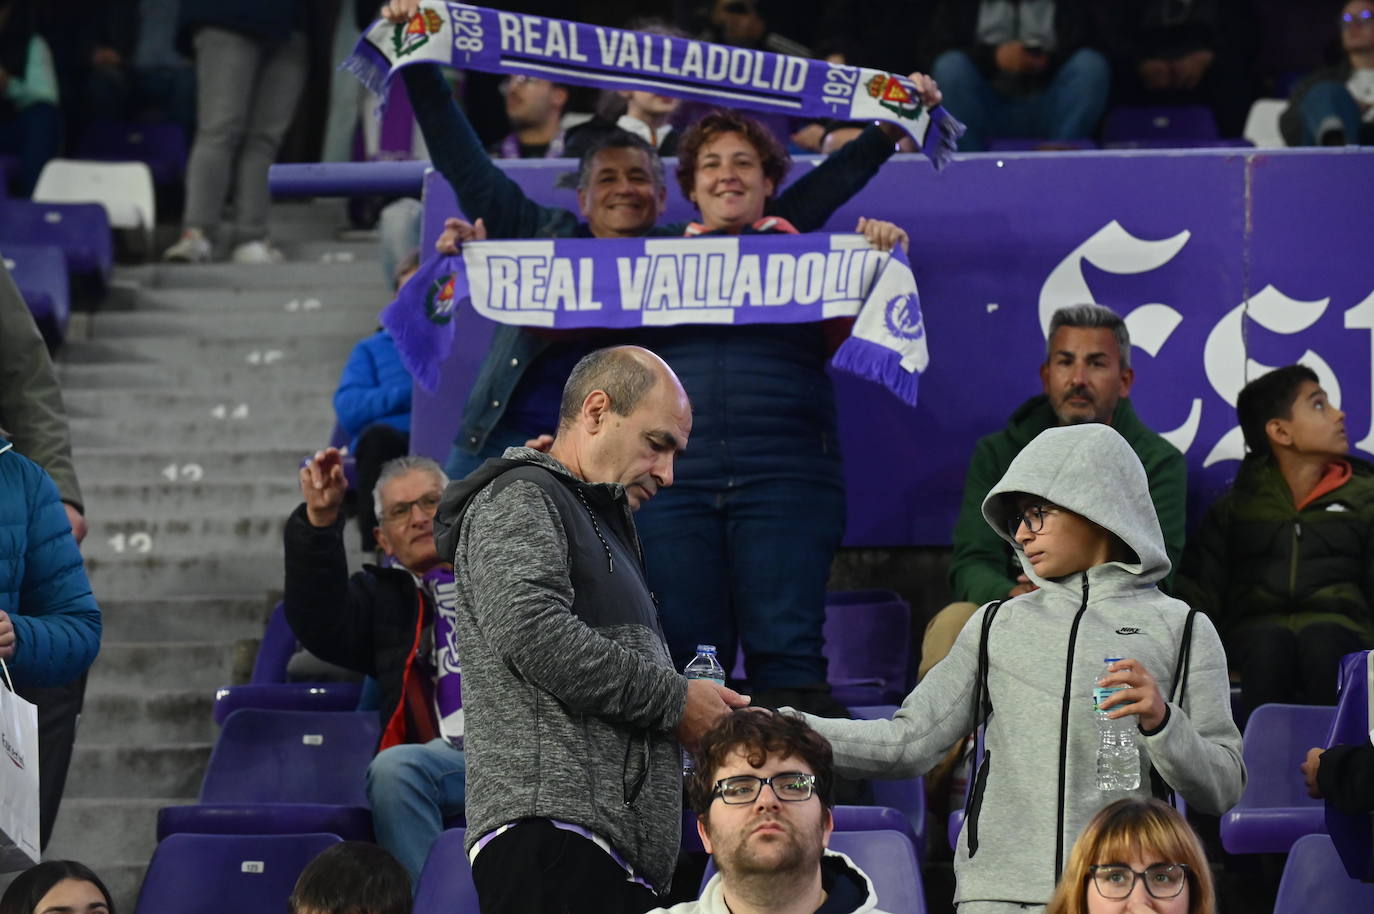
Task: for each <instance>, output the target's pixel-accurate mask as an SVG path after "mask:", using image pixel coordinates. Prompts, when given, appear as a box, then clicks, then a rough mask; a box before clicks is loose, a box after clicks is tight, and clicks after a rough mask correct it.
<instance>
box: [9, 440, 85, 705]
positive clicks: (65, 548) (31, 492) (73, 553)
mask: <svg viewBox="0 0 1374 914" xmlns="http://www.w3.org/2000/svg"><path fill="white" fill-rule="evenodd" d="M20 459H23V458H20ZM24 469H25V471H26V472H25V473H24V477H25V479H24V481H25V483H26V486H25V492H26V494H27V496H28V500H29V523H28V530H27V543H26V546H25V550H24V572H23V576H22V579H21V581H20V588H19V612H17V613H12V614H11V616H10V618H11V620H12V621H13V622H14V633H15V642H16V647H15V652H14V657H13V658H11V660H10V661H8V663H9V667H10V675H11V677H12V678H13V679H14V684H15V686H16V687H20V688H22V687H24V686H54V685H61V684H62V683H64V682H70V681H71V680H73V679H75V678H76V677H77V676H80V675H81V674H82V673H84V672H85V671H86V668H87V667H89V666H90V665H91V661H93V660H95V655H96V653H97V652H98V651H99V650H100V607H99V606H97V605H96V602H95V596H94V595H93V594H92V593H91V584H90V581H89V580H87V578H86V567H85V565H84V564H82V561H81V552H80V551H79V550H78V549H77V547H76V540H75V539H73V538H72V529H71V525H70V524H68V523H67V515H66V512H65V511H64V510H63V508H62V502H61V501H60V500H59V499H58V497H57V486H56V485H54V484H53V481H52V479H50V478H49V477H48V475H47V474H46V473H44V472H43V471H42V470H41V469H39V467H38V466H37V465H36V464H33V463H29V465H28V466H27V467H25V468H24Z"/></svg>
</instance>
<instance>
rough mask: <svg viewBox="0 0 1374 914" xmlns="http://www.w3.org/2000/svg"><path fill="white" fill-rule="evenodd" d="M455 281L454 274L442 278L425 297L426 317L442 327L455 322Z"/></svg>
mask: <svg viewBox="0 0 1374 914" xmlns="http://www.w3.org/2000/svg"><path fill="white" fill-rule="evenodd" d="M453 279H454V274H452V273H450V274H448V275H447V276H440V277H439V278H438V279H436V280H434V282H432V283H430V285H429V292H428V293H427V294H426V295H425V316H426V317H428V318H429V320H430V322H431V323H434V324H438V325H439V326H440V327H442V326H443V325H444V324H447V323H448V322H449V321H451V320H453Z"/></svg>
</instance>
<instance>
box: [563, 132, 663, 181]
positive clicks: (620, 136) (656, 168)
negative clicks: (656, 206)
mask: <svg viewBox="0 0 1374 914" xmlns="http://www.w3.org/2000/svg"><path fill="white" fill-rule="evenodd" d="M603 149H638V150H640V151H641V152H643V153H644V155H645V156H647V157H648V159H649V174H650V175H651V176H652V177H653V179H654V190H655V191H658V190H661V189H662V188H663V186H664V184H663V182H664V177H663V160H662V159H661V158H659V156H658V150H657V149H655V148H654V147H652V146H650V145H649V143H648V142H647V141H646V140H645V139H644V138H643V137H639V136H635V135H634V134H633V133H631V132H630V131H628V130H622V129H620V128H619V127H617V128H615V129H614V130H608V131H606V133H605V134H604V135H603V136H599V137H597V138H596V139H595V140H593V141H592V143H591V145H590V146H588V147H587V151H586V152H584V153H582V158H581V160H579V161H578V163H577V189H578V190H586V189H587V188H588V187H589V186H591V183H592V161H593V160H594V159H596V154H597V153H598V152H601V151H602V150H603Z"/></svg>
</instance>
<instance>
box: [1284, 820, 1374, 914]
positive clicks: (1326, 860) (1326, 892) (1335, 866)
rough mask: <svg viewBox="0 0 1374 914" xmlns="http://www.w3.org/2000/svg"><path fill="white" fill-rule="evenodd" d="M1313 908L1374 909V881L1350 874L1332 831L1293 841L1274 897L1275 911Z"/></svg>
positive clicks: (1303, 913) (1297, 913)
mask: <svg viewBox="0 0 1374 914" xmlns="http://www.w3.org/2000/svg"><path fill="white" fill-rule="evenodd" d="M1366 825H1368V823H1367V822H1366ZM1311 911H1341V912H1354V911H1374V883H1370V882H1360V881H1359V880H1358V879H1352V878H1350V875H1349V874H1348V873H1346V871H1345V867H1344V865H1343V864H1342V863H1341V858H1340V855H1339V854H1337V853H1336V848H1335V846H1334V845H1332V843H1331V837H1330V836H1329V835H1304V836H1303V837H1301V838H1299V839H1298V840H1297V841H1295V842H1294V843H1293V849H1292V850H1291V851H1289V853H1288V861H1287V862H1286V863H1285V864H1284V867H1283V878H1282V879H1281V880H1280V881H1279V894H1278V897H1277V898H1276V899H1274V914H1308V912H1311Z"/></svg>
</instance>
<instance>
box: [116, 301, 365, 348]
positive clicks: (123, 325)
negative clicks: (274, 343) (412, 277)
mask: <svg viewBox="0 0 1374 914" xmlns="http://www.w3.org/2000/svg"><path fill="white" fill-rule="evenodd" d="M302 301H305V302H306V303H315V304H317V305H319V307H317V308H312V309H309V310H302V307H301V303H302ZM390 301H391V299H390V297H389V296H388V297H383V296H382V295H381V294H377V295H373V296H371V297H370V300H369V301H368V302H367V304H365V305H363V306H361V307H352V308H338V307H329V300H328V299H320V298H317V297H311V298H307V299H304V300H302V299H300V298H291V299H288V300H287V301H286V304H285V307H284V306H283V303H282V302H281V301H280V300H277V302H276V306H275V307H274V308H272V309H271V310H268V309H264V308H257V309H246V308H240V307H239V303H238V301H237V299H236V298H234V297H230V298H229V299H228V300H221V301H219V302H216V303H212V304H210V305H208V306H205V307H197V308H194V309H186V311H184V312H173V311H163V312H156V311H132V312H129V313H121V312H117V311H116V312H110V313H100V314H93V315H91V321H90V335H91V338H92V339H99V340H113V341H117V340H120V339H123V338H126V337H138V336H162V337H176V338H177V339H187V338H192V337H202V338H204V337H214V338H216V339H226V340H228V339H251V338H255V337H260V336H261V335H262V334H263V333H264V332H267V331H271V332H272V333H274V334H280V335H283V336H286V335H291V336H308V335H314V334H317V333H344V334H352V335H353V336H355V337H357V338H361V337H363V336H366V335H367V334H369V333H371V332H372V331H374V330H376V329H377V327H378V320H377V314H378V312H379V311H381V310H382V308H384V307H386V305H387V303H388V302H390ZM293 304H294V305H296V310H295V311H294V312H293V311H291V310H290V306H291V305H293Z"/></svg>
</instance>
